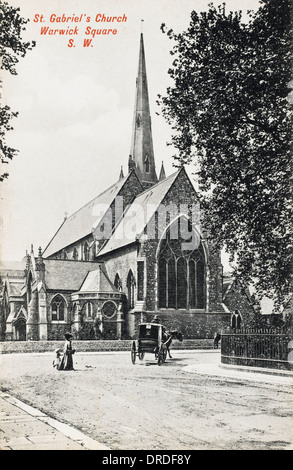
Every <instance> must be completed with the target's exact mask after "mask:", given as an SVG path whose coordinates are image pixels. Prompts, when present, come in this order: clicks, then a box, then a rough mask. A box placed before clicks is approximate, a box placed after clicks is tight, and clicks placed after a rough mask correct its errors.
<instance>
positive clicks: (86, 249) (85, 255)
mask: <svg viewBox="0 0 293 470" xmlns="http://www.w3.org/2000/svg"><path fill="white" fill-rule="evenodd" d="M83 259H84V260H85V261H89V260H90V249H89V246H88V243H87V242H85V244H84V246H83Z"/></svg>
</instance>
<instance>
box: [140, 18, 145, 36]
mask: <svg viewBox="0 0 293 470" xmlns="http://www.w3.org/2000/svg"><path fill="white" fill-rule="evenodd" d="M140 21H141V25H140V26H141V33H143V22H144V20H140Z"/></svg>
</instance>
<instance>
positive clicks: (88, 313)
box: [82, 302, 94, 320]
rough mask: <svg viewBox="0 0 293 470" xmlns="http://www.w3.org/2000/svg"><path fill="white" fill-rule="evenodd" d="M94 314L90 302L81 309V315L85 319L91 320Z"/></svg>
mask: <svg viewBox="0 0 293 470" xmlns="http://www.w3.org/2000/svg"><path fill="white" fill-rule="evenodd" d="M93 314H94V305H93V303H92V302H86V303H85V304H84V306H83V307H82V315H83V316H84V318H85V319H90V320H91V319H92V318H93Z"/></svg>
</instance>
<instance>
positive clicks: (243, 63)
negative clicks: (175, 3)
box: [158, 0, 292, 305]
mask: <svg viewBox="0 0 293 470" xmlns="http://www.w3.org/2000/svg"><path fill="white" fill-rule="evenodd" d="M290 18H291V11H290V0H261V1H260V8H259V9H258V11H257V12H251V11H250V12H248V21H245V22H244V21H243V19H242V13H241V12H229V13H226V11H225V4H223V5H222V6H221V7H218V8H216V7H214V6H213V5H212V4H211V5H209V9H208V11H206V12H202V13H200V14H197V13H196V12H195V11H193V12H192V14H191V22H190V25H189V27H188V29H187V31H185V32H183V33H180V34H175V33H174V32H173V31H172V30H169V31H167V30H166V27H165V25H162V26H161V29H162V31H163V32H164V33H167V34H168V36H169V37H170V39H172V40H174V41H175V45H174V47H173V50H172V51H171V54H172V55H173V56H174V61H173V64H172V68H171V69H170V70H169V74H170V76H171V78H172V79H173V86H170V87H169V88H168V89H167V92H166V96H165V97H161V96H159V100H158V102H159V104H160V105H161V108H162V113H163V115H164V116H165V118H166V119H167V121H168V122H169V123H170V124H171V126H172V128H173V131H174V132H173V136H172V143H173V144H174V145H175V147H176V148H177V150H178V155H177V156H176V157H175V159H176V160H175V165H181V164H185V163H190V162H195V163H196V164H197V166H198V168H199V172H198V180H199V187H200V194H201V197H202V204H203V209H204V213H205V222H206V224H207V226H208V228H209V230H210V234H211V237H212V238H213V239H214V240H216V242H217V244H218V246H219V247H220V246H225V247H226V249H227V251H228V252H229V253H230V255H231V261H232V260H235V259H236V260H237V270H236V275H237V276H240V278H242V279H243V280H244V281H245V282H253V283H254V285H255V287H256V289H257V293H258V294H259V295H260V297H261V296H262V295H264V294H265V295H268V296H270V297H273V298H274V299H275V301H276V305H278V304H279V303H280V302H281V303H282V302H284V301H286V298H287V296H288V295H289V293H290V291H291V289H292V284H291V282H292V279H291V274H292V269H291V267H292V264H291V263H292V241H291V237H292V207H291V202H292V194H291V186H290V185H291V183H292V181H291V178H292V164H291V161H292V160H291V145H292V141H291V139H292V105H291V104H290V102H289V101H290V100H289V99H288V95H289V91H290V90H289V89H288V86H290V85H289V83H290V80H291V78H292V76H291V70H292V67H291V66H292V63H291V53H290V48H291V47H292V36H291V34H292V33H291V24H290ZM291 84H292V82H291ZM290 108H291V109H290Z"/></svg>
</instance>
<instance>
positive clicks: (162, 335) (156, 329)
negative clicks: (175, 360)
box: [131, 323, 183, 365]
mask: <svg viewBox="0 0 293 470" xmlns="http://www.w3.org/2000/svg"><path fill="white" fill-rule="evenodd" d="M174 337H175V338H177V339H179V341H182V340H183V337H182V334H181V333H179V332H177V331H171V332H167V331H166V330H165V328H164V326H163V325H161V324H159V323H141V324H140V325H139V330H138V339H137V340H134V341H133V342H132V346H131V360H132V363H133V364H135V362H136V358H137V357H138V358H139V359H140V360H142V359H143V358H144V355H145V353H153V354H154V355H155V359H156V361H157V363H158V365H160V364H162V363H163V362H165V361H166V358H167V353H169V357H170V358H171V354H170V349H169V348H170V345H171V342H172V339H173V338H174Z"/></svg>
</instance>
